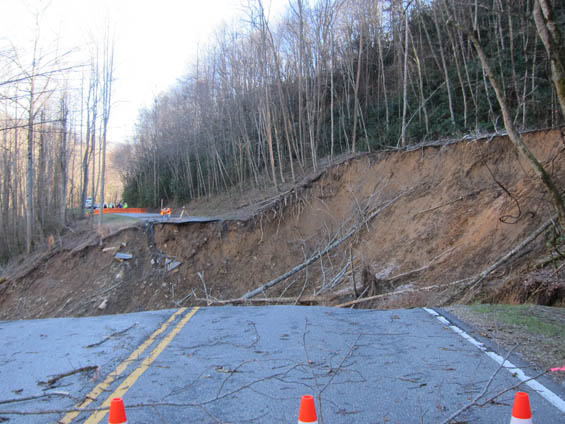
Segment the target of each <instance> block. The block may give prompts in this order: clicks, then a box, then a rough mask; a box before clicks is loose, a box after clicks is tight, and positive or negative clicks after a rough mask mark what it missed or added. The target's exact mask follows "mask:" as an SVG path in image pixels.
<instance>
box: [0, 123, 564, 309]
mask: <svg viewBox="0 0 565 424" xmlns="http://www.w3.org/2000/svg"><path fill="white" fill-rule="evenodd" d="M524 138H525V140H526V142H527V144H528V145H529V146H530V147H531V149H532V150H533V151H534V152H535V154H536V155H537V156H538V157H539V158H540V159H541V160H542V161H543V163H544V164H545V165H546V166H547V167H548V169H549V170H550V171H551V173H552V175H553V176H554V177H555V178H557V180H558V181H559V184H560V185H561V186H563V182H565V170H564V156H563V154H564V149H565V141H564V139H563V137H562V135H561V131H560V130H551V131H538V132H534V133H529V134H525V135H524ZM265 205H267V206H265ZM251 211H252V212H251V213H250V214H248V215H245V214H242V213H239V215H237V214H236V215H237V216H239V218H238V219H226V220H223V221H219V222H213V223H206V224H202V223H185V224H176V223H174V220H173V221H172V222H171V223H165V224H145V223H143V224H138V225H137V226H133V227H129V228H126V229H122V230H120V231H117V232H116V233H114V234H109V235H106V236H105V237H102V238H100V237H98V238H94V239H92V238H91V239H88V240H84V241H83V242H82V243H81V244H78V245H77V244H76V238H75V241H74V242H71V241H70V239H69V240H68V241H66V240H65V239H63V240H61V242H60V243H57V244H56V245H54V246H51V249H50V250H49V251H46V252H45V253H43V254H42V255H38V256H37V258H35V260H34V261H33V262H32V263H28V264H27V266H25V267H21V268H20V269H19V270H18V271H17V272H12V273H11V274H10V275H8V276H7V278H6V280H5V281H4V282H3V283H2V284H1V285H0V318H2V319H16V318H31V317H47V316H66V315H77V316H79V315H97V314H102V313H105V314H106V313H117V312H130V311H139V310H150V309H158V308H169V307H177V306H179V305H191V304H224V303H225V301H229V302H231V303H244V302H242V301H241V300H237V299H238V298H240V297H241V296H242V295H244V294H245V293H247V292H249V291H251V290H253V289H256V288H258V287H260V286H262V285H264V284H265V283H268V282H269V281H272V280H274V279H276V278H277V277H280V276H284V275H285V274H288V276H287V278H284V279H281V281H280V282H278V283H277V284H276V285H274V286H273V287H272V288H270V289H267V290H265V291H264V292H262V293H261V294H259V295H258V296H255V297H254V298H253V299H252V300H249V301H247V302H248V303H252V302H253V303H263V302H269V303H304V304H314V303H315V304H327V305H351V304H352V303H351V302H352V301H355V300H357V303H355V306H357V307H378V308H392V307H410V306H421V305H438V304H449V303H452V302H454V301H467V302H470V301H474V300H478V299H484V298H486V297H489V298H491V299H496V300H499V301H501V300H502V301H503V300H506V301H515V302H524V301H526V300H529V301H533V302H540V303H544V304H550V305H563V304H564V301H563V299H564V297H565V288H564V287H565V283H564V275H565V271H563V268H562V267H561V268H560V267H559V265H560V262H558V261H557V262H555V261H554V262H551V263H550V264H549V265H548V266H545V267H540V268H539V269H536V268H535V267H534V264H535V263H537V262H539V261H540V260H541V259H540V258H543V257H544V255H547V254H550V251H549V250H548V248H547V244H548V240H549V239H550V238H551V227H550V228H549V229H548V230H546V231H545V232H543V233H542V234H541V235H540V236H539V237H537V238H536V239H535V240H534V241H533V242H531V243H530V244H528V245H527V246H526V247H525V248H523V249H521V250H520V251H519V252H517V254H516V255H514V256H512V257H511V258H510V259H509V260H508V261H506V262H505V263H504V265H502V266H500V267H497V268H496V269H495V270H494V272H492V273H490V274H489V275H488V278H486V279H485V280H483V281H477V278H475V277H476V276H478V275H479V274H480V273H481V272H483V271H485V270H487V269H488V268H489V267H490V266H491V265H493V264H495V263H496V262H497V261H498V260H499V259H500V258H501V257H503V256H504V255H505V254H506V253H507V252H509V251H511V250H512V249H513V248H515V247H516V246H518V245H519V244H520V243H521V242H522V241H523V240H524V239H526V238H527V237H528V236H530V235H531V234H532V233H533V232H534V231H535V230H536V229H538V228H540V226H541V225H542V224H544V223H546V222H547V221H548V219H549V218H550V217H551V216H552V214H553V209H552V206H551V202H550V199H549V196H548V195H547V194H546V193H545V191H544V189H543V187H542V186H541V184H540V183H539V181H538V179H537V178H536V177H534V176H533V172H532V171H530V168H529V166H528V164H527V163H525V162H524V161H523V160H522V159H520V158H518V155H517V153H516V151H515V149H514V148H513V146H512V145H511V144H510V142H509V141H508V139H507V138H506V137H494V138H492V139H481V140H468V141H459V142H457V143H444V144H439V143H438V145H431V146H421V147H419V148H412V149H411V150H410V151H394V152H380V153H374V154H364V155H361V156H358V157H355V158H352V159H349V160H346V161H343V162H342V163H339V164H336V165H333V166H329V167H328V168H327V169H326V170H325V171H324V172H320V173H317V174H315V175H314V176H313V177H312V176H311V178H310V179H308V180H306V181H304V182H303V183H302V184H299V185H297V186H296V187H294V188H292V189H290V190H288V191H286V192H284V193H283V194H281V195H279V196H277V197H276V198H273V199H270V200H269V201H265V202H262V203H261V205H258V206H257V207H256V208H251ZM118 251H119V252H124V253H130V254H132V259H129V260H123V261H118V260H116V259H115V254H116V252H118ZM175 262H180V266H178V267H176V268H175V267H173V266H171V265H172V264H173V263H175ZM310 262H311V263H310ZM304 263H309V265H308V266H303V267H302V268H301V264H304ZM172 268H174V269H172ZM296 268H298V270H296V272H290V271H292V270H294V269H296Z"/></svg>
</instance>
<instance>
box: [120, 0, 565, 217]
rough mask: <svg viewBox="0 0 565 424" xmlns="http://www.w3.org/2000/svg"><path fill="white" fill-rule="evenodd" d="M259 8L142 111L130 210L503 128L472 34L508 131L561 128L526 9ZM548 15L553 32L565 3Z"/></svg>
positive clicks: (360, 4)
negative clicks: (271, 13)
mask: <svg viewBox="0 0 565 424" xmlns="http://www.w3.org/2000/svg"><path fill="white" fill-rule="evenodd" d="M267 3H268V2H266V1H252V2H249V3H248V6H247V7H245V8H244V14H245V17H244V18H243V19H242V20H241V21H238V22H237V23H236V24H235V25H234V26H225V27H223V28H220V29H218V31H217V33H216V37H215V38H214V39H213V40H211V41H210V42H209V44H208V45H207V46H206V47H205V48H203V49H202V52H201V53H200V54H199V56H198V58H197V60H195V61H194V63H193V65H192V67H191V69H190V71H189V72H188V73H187V74H186V75H184V77H183V78H182V79H181V80H180V82H179V83H178V84H177V85H176V86H175V87H173V88H171V90H170V91H169V92H166V93H163V94H161V95H160V96H158V97H157V98H156V99H155V102H154V104H153V105H152V106H151V107H150V108H149V109H147V110H145V111H143V112H142V113H141V114H140V116H139V120H138V125H137V135H136V137H135V139H134V142H133V145H132V146H125V147H124V148H123V150H124V151H123V164H124V168H125V170H126V178H125V183H126V189H125V196H126V198H127V200H128V202H129V203H130V204H139V205H143V206H152V207H159V205H160V202H161V200H162V199H164V202H165V203H168V204H172V203H177V204H181V203H186V202H188V201H190V200H192V199H194V198H197V197H199V196H208V195H211V194H214V193H218V192H225V191H229V190H233V192H234V193H236V192H241V190H243V189H245V188H248V187H249V186H253V187H265V186H268V185H270V186H273V187H274V188H275V189H277V188H278V187H279V186H281V185H284V184H285V182H287V181H290V182H295V181H297V179H298V175H299V174H301V173H302V172H304V171H305V170H309V169H312V168H313V169H314V170H315V169H317V168H318V167H320V165H321V164H320V158H329V159H330V160H331V159H333V158H334V157H335V156H336V155H338V154H341V153H350V152H359V151H379V150H382V149H387V148H390V147H402V146H408V145H411V144H417V143H421V142H424V141H426V140H437V139H441V138H459V137H462V136H464V135H469V134H470V136H471V137H481V136H484V135H485V134H491V133H496V132H500V131H504V128H505V124H506V122H503V119H502V113H501V107H500V105H499V99H497V97H496V96H495V90H494V89H493V85H492V80H491V78H490V75H489V77H488V78H487V72H486V71H485V65H484V64H482V63H481V61H480V60H479V56H478V51H477V48H476V47H475V46H474V45H473V37H475V38H476V40H477V42H478V45H479V46H480V47H481V48H482V51H483V52H484V53H485V56H486V59H487V62H486V64H487V65H489V66H490V68H491V69H492V72H493V75H492V76H493V78H496V79H497V80H498V85H499V86H500V87H501V90H502V92H503V94H504V97H505V99H504V100H505V103H506V105H507V107H508V116H509V117H510V121H511V122H512V123H513V125H514V126H515V127H516V128H517V129H518V130H528V129H533V128H548V127H554V126H555V125H557V124H559V123H560V122H562V121H561V120H562V111H561V110H560V107H559V100H558V96H557V95H556V92H555V89H554V86H553V84H552V74H551V70H554V69H556V68H555V67H552V66H553V65H551V66H550V61H549V60H548V56H547V52H546V49H545V48H544V44H543V43H542V38H541V37H540V35H539V34H538V27H537V26H536V23H535V22H534V17H533V15H534V13H533V11H534V6H535V5H536V3H535V2H534V1H532V0H518V1H512V2H507V1H503V2H498V1H491V0H478V1H468V0H448V1H445V0H437V1H429V2H428V1H412V2H403V1H397V0H389V1H373V0H371V1H357V0H318V1H310V2H309V1H304V0H293V1H291V2H289V6H288V8H287V11H286V13H285V14H284V15H283V16H281V17H279V18H278V19H273V20H271V21H268V20H267V18H266V16H268V13H267V12H266V11H265V7H266V5H267ZM542 3H543V4H546V3H547V2H545V1H542ZM547 4H548V5H550V6H551V2H549V3H547ZM550 12H552V14H551V18H552V19H553V21H551V22H553V23H554V24H555V27H556V28H561V29H562V28H563V23H564V22H565V4H563V2H553V9H552V10H550ZM548 25H549V24H548ZM557 56H558V55H557V54H555V55H554V57H557ZM563 60H565V57H564V56H563V55H561V61H563ZM562 65H563V66H565V65H564V64H563V63H562ZM563 69H565V67H564V68H563ZM126 164H127V165H126ZM262 176H267V177H268V178H262Z"/></svg>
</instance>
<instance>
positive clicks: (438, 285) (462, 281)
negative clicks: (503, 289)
mask: <svg viewBox="0 0 565 424" xmlns="http://www.w3.org/2000/svg"><path fill="white" fill-rule="evenodd" d="M469 280H470V279H469V278H465V279H463V280H457V281H453V282H451V283H447V284H434V285H433V286H426V287H419V288H416V289H404V290H397V291H393V292H388V293H381V294H376V295H374V296H369V297H363V298H361V299H356V300H351V301H349V302H345V303H341V304H339V305H336V308H347V307H348V306H354V305H357V304H359V303H363V302H368V301H370V300H375V299H380V298H383V297H388V296H393V295H397V294H405V293H417V292H421V291H428V290H435V289H443V288H446V287H450V286H455V285H458V284H463V283H465V282H467V281H469ZM364 293H365V292H363V293H362V295H363V294H364Z"/></svg>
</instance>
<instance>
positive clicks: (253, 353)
mask: <svg viewBox="0 0 565 424" xmlns="http://www.w3.org/2000/svg"><path fill="white" fill-rule="evenodd" d="M510 359H512V360H513V361H514V358H510ZM508 371H509V370H506V369H500V368H499V366H498V364H497V363H496V362H494V361H493V360H491V359H490V358H489V357H488V355H487V354H485V351H482V350H481V349H478V348H477V346H474V345H473V344H471V343H469V342H468V341H467V340H466V339H465V338H463V337H461V335H459V334H457V333H456V332H454V331H452V329H451V328H450V325H449V323H448V322H447V321H445V323H443V322H442V321H441V320H439V319H437V317H436V316H434V315H432V314H430V313H428V312H426V311H425V310H422V309H410V310H389V311H376V310H344V309H334V308H327V307H297V306H270V307H233V306H226V307H214V308H182V309H178V310H163V311H155V312H140V313H134V314H125V315H114V316H100V317H88V318H58V319H46V320H30V321H11V322H10V321H3V322H0V381H1V382H2V384H0V422H2V421H3V420H2V418H3V417H5V418H9V422H10V423H26V424H27V423H34V424H35V423H37V424H40V423H46V422H62V423H66V424H69V423H87V424H96V423H104V422H108V416H107V414H106V411H102V412H97V411H94V410H93V409H96V408H105V407H106V405H108V404H109V402H110V400H111V398H112V397H117V396H120V397H123V399H124V401H125V405H126V411H127V415H128V421H129V422H131V423H149V422H167V423H181V422H199V423H218V422H245V423H293V422H296V421H297V417H298V408H299V403H300V398H301V396H302V395H305V394H312V395H314V398H315V401H316V407H317V411H318V421H319V422H320V423H348V424H349V423H353V422H356V423H430V424H431V423H442V422H445V421H446V420H447V419H448V418H449V417H450V416H451V415H452V414H453V413H454V412H456V411H458V410H459V409H461V408H463V407H465V406H466V405H468V404H469V403H470V402H472V400H473V399H474V398H475V397H477V396H478V395H479V394H480V393H481V392H483V390H484V391H485V393H484V396H483V397H482V398H481V399H482V400H483V401H486V402H485V404H484V405H483V406H482V407H471V408H469V409H467V410H466V411H465V412H464V413H462V414H461V415H459V416H458V417H457V419H456V420H454V421H453V422H469V423H507V422H509V421H510V417H511V413H512V404H513V399H514V395H515V393H516V391H517V388H516V385H517V384H518V383H520V380H519V378H517V377H516V375H514V374H515V373H513V372H512V370H510V371H511V372H508ZM528 372H530V370H528ZM533 373H534V372H533V371H532V375H533ZM544 384H545V383H544ZM507 389H510V390H508V391H505V390H507ZM520 389H521V390H523V391H524V390H525V391H528V392H529V393H530V399H531V405H532V410H533V418H534V422H538V423H558V422H563V421H562V419H563V411H561V410H560V409H559V408H558V407H556V406H555V405H554V404H552V403H551V402H549V401H548V400H546V399H545V398H544V397H542V396H541V395H540V394H538V393H537V392H536V391H534V390H529V389H528V387H527V386H522V387H520ZM555 393H556V394H555V396H556V397H557V399H558V400H559V399H563V394H564V390H563V388H562V387H561V388H559V387H558V388H557V390H556V391H555ZM497 394H501V395H500V396H498V397H496V399H495V401H493V402H488V401H487V400H488V399H490V398H492V397H494V396H496V395H497ZM73 410H74V411H73Z"/></svg>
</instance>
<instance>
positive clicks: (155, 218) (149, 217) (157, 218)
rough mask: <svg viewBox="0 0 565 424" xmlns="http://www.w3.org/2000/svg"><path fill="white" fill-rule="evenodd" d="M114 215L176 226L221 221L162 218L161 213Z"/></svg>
mask: <svg viewBox="0 0 565 424" xmlns="http://www.w3.org/2000/svg"><path fill="white" fill-rule="evenodd" d="M112 215H121V216H127V217H128V218H136V219H144V220H146V221H152V222H163V223H175V224H179V223H187V222H199V223H205V222H215V221H220V220H221V219H220V218H218V217H215V216H188V215H185V216H183V217H182V218H180V217H178V216H177V217H175V216H170V217H168V216H161V214H159V213H131V212H128V213H119V212H115V213H113V214H112Z"/></svg>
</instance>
